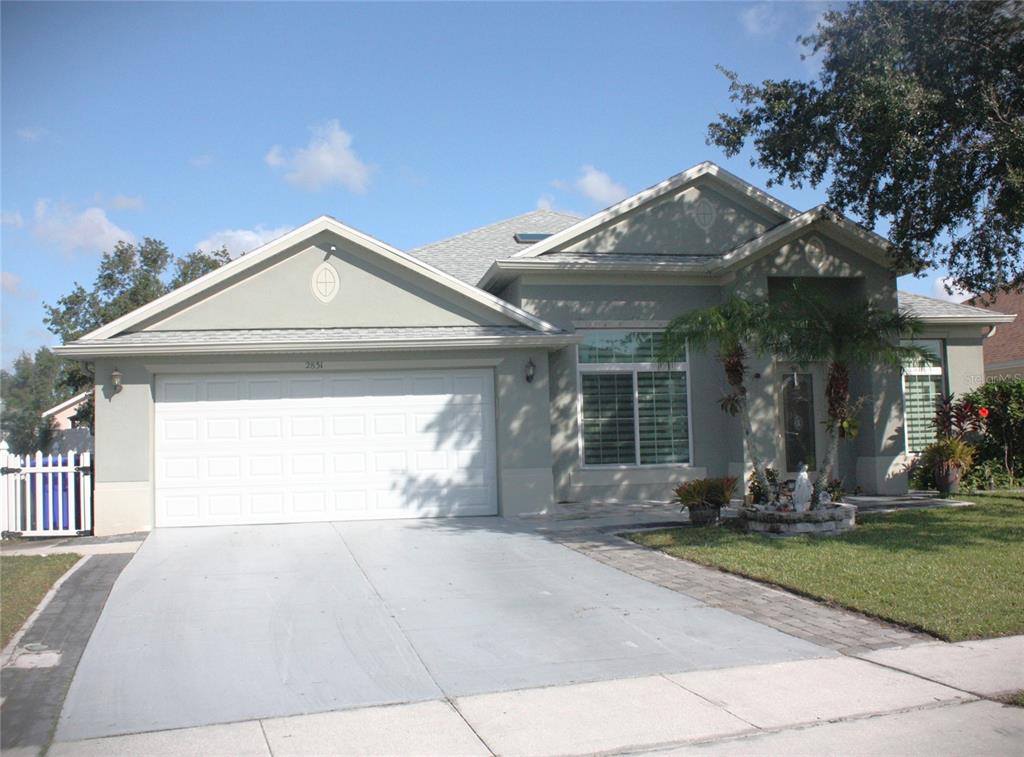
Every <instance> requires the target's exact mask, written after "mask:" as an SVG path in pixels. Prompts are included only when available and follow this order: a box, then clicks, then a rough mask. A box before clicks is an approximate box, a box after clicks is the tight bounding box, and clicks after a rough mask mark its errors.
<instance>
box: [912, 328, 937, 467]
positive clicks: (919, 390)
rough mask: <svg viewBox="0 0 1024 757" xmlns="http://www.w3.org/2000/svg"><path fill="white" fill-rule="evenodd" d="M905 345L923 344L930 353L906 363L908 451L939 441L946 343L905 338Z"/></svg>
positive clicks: (917, 450) (918, 345) (919, 449)
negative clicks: (936, 419)
mask: <svg viewBox="0 0 1024 757" xmlns="http://www.w3.org/2000/svg"><path fill="white" fill-rule="evenodd" d="M902 344H903V346H904V347H911V346H913V347H920V348H922V349H924V350H926V351H927V352H928V353H929V356H928V357H927V358H925V359H923V360H915V361H912V362H909V363H907V364H906V365H904V366H903V413H904V417H905V423H904V427H905V429H906V435H907V452H911V453H917V452H921V451H922V450H924V448H925V447H927V446H928V445H929V444H931V443H932V442H934V441H935V439H936V433H935V426H934V425H933V424H932V419H933V418H934V416H935V405H936V403H937V402H938V401H939V399H940V398H941V397H942V394H943V392H944V389H945V379H944V375H943V367H942V365H943V361H942V352H943V351H942V342H941V341H940V340H938V339H913V340H910V339H908V340H904V341H903V342H902Z"/></svg>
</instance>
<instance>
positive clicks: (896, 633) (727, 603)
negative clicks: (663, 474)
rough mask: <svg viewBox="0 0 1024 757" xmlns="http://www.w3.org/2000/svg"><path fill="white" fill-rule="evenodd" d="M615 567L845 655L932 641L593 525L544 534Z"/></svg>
mask: <svg viewBox="0 0 1024 757" xmlns="http://www.w3.org/2000/svg"><path fill="white" fill-rule="evenodd" d="M549 537H550V538H553V539H556V540H557V541H559V542H561V543H562V544H564V545H565V546H567V547H570V548H572V549H574V550H576V551H578V552H582V553H583V554H585V555H587V556H588V557H591V558H593V559H594V560H597V561H598V562H602V563H604V564H606V565H610V566H612V567H614V568H618V569H619V570H621V571H623V572H625V573H629V574H630V575H633V576H636V577H638V578H642V579H644V580H645V581H650V582H651V583H655V584H658V585H659V586H664V587H665V588H667V589H672V590H673V591H677V592H680V593H682V594H686V595H687V596H690V597H693V598H694V599H698V600H700V601H701V602H703V603H704V604H707V605H709V606H711V607H717V608H720V609H723V610H728V611H729V612H732V613H735V614H737V615H742V616H743V617H745V618H750V619H751V620H756V621H757V622H758V623H763V624H764V625H766V626H771V627H772V628H775V629H777V630H779V631H782V632H784V633H787V634H789V635H791V636H796V637H798V638H801V639H804V640H806V641H810V642H813V643H814V644H819V645H821V646H824V647H829V648H831V649H834V650H836V651H837V652H841V653H842V654H847V655H856V654H863V653H865V652H871V651H874V650H878V649H889V648H892V647H904V646H908V645H911V644H919V643H922V642H929V641H934V639H933V638H932V637H930V636H928V635H926V634H921V633H914V632H912V631H908V630H906V629H904V628H900V627H899V626H895V625H892V624H890V623H885V622H883V621H880V620H876V619H875V618H870V617H868V616H866V615H861V614H860V613H856V612H852V611H849V610H844V609H841V608H838V607H830V606H828V605H824V604H822V603H820V602H816V601H814V600H810V599H805V598H803V597H800V596H797V595H796V594H791V593H790V592H788V591H784V590H782V589H776V588H773V587H771V586H767V585H765V584H762V583H758V582H757V581H752V580H750V579H747V578H741V577H739V576H734V575H732V574H730V573H726V572H724V571H721V570H716V569H714V568H707V567H705V566H703V565H697V564H696V563H692V562H688V561H686V560H680V559H678V558H675V557H672V556H671V555H666V554H664V553H662V552H658V551H656V550H653V549H648V548H647V547H642V546H640V545H639V544H636V543H634V542H631V541H629V540H628V539H625V538H623V537H621V536H618V535H616V534H614V533H603V532H601V531H597V530H594V529H580V530H576V531H568V530H566V531H557V532H552V533H551V534H549Z"/></svg>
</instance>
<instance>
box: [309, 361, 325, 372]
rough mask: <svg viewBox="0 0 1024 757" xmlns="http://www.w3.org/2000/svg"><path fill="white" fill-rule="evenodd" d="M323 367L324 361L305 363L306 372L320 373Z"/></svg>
mask: <svg viewBox="0 0 1024 757" xmlns="http://www.w3.org/2000/svg"><path fill="white" fill-rule="evenodd" d="M323 367H324V361H323V360H307V361H306V370H307V371H321V370H323Z"/></svg>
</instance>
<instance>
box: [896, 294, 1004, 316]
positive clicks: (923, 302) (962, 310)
mask: <svg viewBox="0 0 1024 757" xmlns="http://www.w3.org/2000/svg"><path fill="white" fill-rule="evenodd" d="M897 297H898V298H899V307H900V310H903V311H905V312H907V313H909V314H910V315H912V316H914V317H915V318H924V319H927V318H974V319H987V318H992V316H993V315H996V316H1001V315H1003V314H1002V313H993V311H991V310H987V309H985V308H976V307H974V306H973V305H961V304H959V303H957V302H949V301H948V300H937V299H935V298H934V297H925V296H924V295H923V294H914V293H912V292H897Z"/></svg>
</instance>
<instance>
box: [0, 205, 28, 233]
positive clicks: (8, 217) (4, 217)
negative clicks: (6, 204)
mask: <svg viewBox="0 0 1024 757" xmlns="http://www.w3.org/2000/svg"><path fill="white" fill-rule="evenodd" d="M0 224H3V225H4V226H13V227H14V228H16V229H20V228H21V227H22V226H24V225H25V219H24V218H22V217H21V211H20V210H3V211H0Z"/></svg>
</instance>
